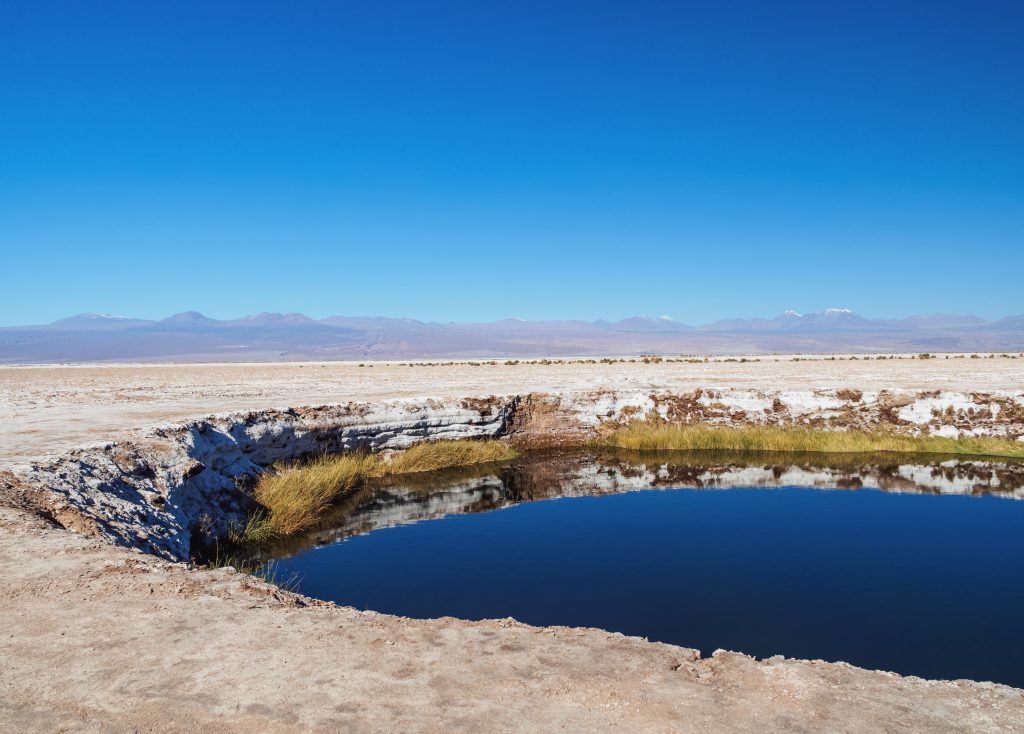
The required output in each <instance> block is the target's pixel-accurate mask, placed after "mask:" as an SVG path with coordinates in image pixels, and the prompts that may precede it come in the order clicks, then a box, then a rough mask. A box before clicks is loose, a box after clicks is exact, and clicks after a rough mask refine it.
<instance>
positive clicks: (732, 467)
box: [269, 450, 1024, 557]
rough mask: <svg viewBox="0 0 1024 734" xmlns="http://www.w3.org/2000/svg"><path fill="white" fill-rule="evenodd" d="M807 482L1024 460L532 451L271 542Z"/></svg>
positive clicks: (925, 473)
mask: <svg viewBox="0 0 1024 734" xmlns="http://www.w3.org/2000/svg"><path fill="white" fill-rule="evenodd" d="M738 487H811V488H815V489H845V490H853V489H879V490H882V491H885V492H911V493H918V494H961V495H984V494H993V495H997V496H1000V497H1007V498H1013V499H1024V464H1022V463H1020V462H1012V461H992V460H981V459H963V458H957V457H941V456H937V457H931V456H929V457H922V456H920V455H913V456H903V455H888V454H870V455H860V454H822V453H808V454H794V453H779V454H773V453H768V452H756V453H741V452H729V451H705V452H702V451H679V452H658V453H641V452H631V451H618V450H610V451H609V450H605V451H600V452H582V451H538V452H533V453H530V454H527V455H526V456H525V457H523V458H522V459H520V460H519V461H516V462H514V463H512V464H511V465H507V466H500V467H494V466H488V467H483V468H481V467H473V468H468V469H457V470H452V471H443V472H433V473H430V474H427V475H409V476H404V477H398V478H394V479H391V480H388V481H386V482H381V483H377V484H371V485H368V486H365V487H362V488H361V489H360V490H358V491H357V492H356V493H354V494H352V495H350V496H348V497H346V498H345V499H344V500H343V501H342V502H340V503H339V504H338V505H337V506H336V507H335V508H334V509H333V511H332V512H331V513H330V514H328V515H327V516H326V517H325V518H324V519H323V521H322V522H321V523H320V528H319V529H317V530H315V531H313V532H311V533H307V534H305V535H302V536H299V537H296V538H290V539H288V540H285V541H283V542H282V543H280V544H279V545H277V546H276V547H274V548H272V549H271V551H270V553H269V555H270V556H274V557H281V556H286V555H291V554H293V553H296V552H299V551H300V550H302V549H303V548H308V547H310V546H316V545H324V544H327V543H331V542H335V541H338V540H343V539H345V538H347V537H350V536H352V535H359V534H363V533H369V532H372V531H374V530H377V529H380V528H386V527H392V526H395V525H402V524H405V523H410V522H417V521H420V520H429V519H433V518H439V517H444V516H446V515H454V514H466V513H473V512H488V511H490V510H496V509H499V508H501V507H506V506H509V505H514V504H517V503H520V502H531V501H534V500H545V499H553V498H556V497H580V496H599V495H607V494H618V493H622V492H632V491H637V490H644V489H677V488H678V489H685V488H698V489H730V488H738Z"/></svg>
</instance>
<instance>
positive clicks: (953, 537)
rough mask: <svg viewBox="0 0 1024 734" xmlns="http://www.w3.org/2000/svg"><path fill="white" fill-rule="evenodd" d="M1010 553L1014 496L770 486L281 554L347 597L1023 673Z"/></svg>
mask: <svg viewBox="0 0 1024 734" xmlns="http://www.w3.org/2000/svg"><path fill="white" fill-rule="evenodd" d="M1022 562H1024V502H1018V501H1013V500H1007V499H1000V498H997V497H960V496H937V495H901V494H887V493H883V492H879V491H857V492H849V491H834V490H833V491H821V490H813V489H796V488H781V489H729V490H694V489H681V490H670V491H642V492H633V493H628V494H620V495H611V496H599V497H579V498H572V499H558V500H548V501H542V502H531V503H524V504H520V505H516V506H513V507H508V508H505V509H501V510H498V511H492V512H483V513H478V514H465V515H453V516H449V517H445V518H443V519H440V520H431V521H425V522H419V523H416V524H411V525H404V526H399V527H393V528H388V529H383V530H377V531H374V532H371V533H369V534H367V535H362V536H356V537H352V538H349V539H347V540H345V541H344V542H339V543H335V544H333V545H328V546H324V547H320V548H314V549H310V550H307V551H304V552H301V553H299V554H298V555H296V556H294V557H292V558H288V559H285V560H282V561H280V562H279V563H280V569H281V571H283V572H284V574H285V575H288V574H290V573H291V572H297V573H298V574H299V575H300V576H301V582H300V585H301V588H300V590H301V591H302V592H303V593H306V594H309V595H310V596H314V597H318V598H321V599H329V600H333V601H335V602H338V603H340V604H346V605H352V606H355V607H359V608H362V609H374V610H377V611H381V612H390V613H395V614H401V615H407V616H412V617H438V616H442V615H452V616H457V617H463V618H468V619H483V618H495V617H509V616H511V617H514V618H516V619H518V620H521V621H523V622H527V623H531V624H536V625H573V626H587V627H600V628H604V629H607V630H614V631H618V632H623V633H626V634H630V635H639V636H643V637H648V638H650V639H652V640H658V641H662V642H670V643H675V644H678V645H683V646H686V647H695V648H698V649H700V650H701V651H702V652H703V653H704V654H709V653H711V652H712V651H714V650H715V649H716V648H725V649H729V650H737V651H741V652H745V653H748V654H751V655H755V656H758V657H765V656H769V655H773V654H776V653H778V654H782V655H785V656H787V657H799V658H812V659H813V658H822V659H825V660H845V661H847V662H850V663H853V664H855V665H859V666H863V667H866V668H879V669H884V670H892V671H896V672H899V673H902V674H913V675H919V676H923V677H928V678H973V679H977V680H992V681H997V682H1002V683H1008V684H1011V685H1017V686H1024V566H1022Z"/></svg>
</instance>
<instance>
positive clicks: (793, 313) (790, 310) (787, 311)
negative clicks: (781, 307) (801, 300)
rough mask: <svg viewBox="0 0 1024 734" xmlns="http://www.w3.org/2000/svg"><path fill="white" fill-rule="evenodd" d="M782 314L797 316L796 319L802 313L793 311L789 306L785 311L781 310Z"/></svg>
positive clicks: (791, 316)
mask: <svg viewBox="0 0 1024 734" xmlns="http://www.w3.org/2000/svg"><path fill="white" fill-rule="evenodd" d="M782 315H783V316H789V317H790V318H797V319H798V318H800V317H802V316H803V314H801V313H797V312H796V311H794V310H793V309H791V308H787V309H786V310H785V311H783V312H782Z"/></svg>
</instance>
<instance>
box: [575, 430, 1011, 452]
mask: <svg viewBox="0 0 1024 734" xmlns="http://www.w3.org/2000/svg"><path fill="white" fill-rule="evenodd" d="M595 443H596V445H598V446H605V447H613V448H622V449H630V450H633V451H683V450H697V451H722V450H729V451H766V452H767V451H773V452H801V453H818V452H820V453H877V452H885V453H904V454H949V455H960V456H978V457H993V458H995V457H999V458H1009V459H1024V443H1020V442H1018V441H1014V440H1013V439H1009V438H996V437H971V438H944V437H941V436H908V435H903V434H897V433H885V432H877V433H868V432H864V431H816V430H808V429H802V428H779V427H769V426H743V427H736V428H733V427H713V426H703V425H691V426H684V425H676V424H670V423H662V422H652V421H636V422H633V423H630V424H628V425H626V426H623V427H621V428H617V429H615V430H613V431H612V432H611V433H608V434H606V435H604V436H602V437H601V438H599V439H597V441H596V442H595Z"/></svg>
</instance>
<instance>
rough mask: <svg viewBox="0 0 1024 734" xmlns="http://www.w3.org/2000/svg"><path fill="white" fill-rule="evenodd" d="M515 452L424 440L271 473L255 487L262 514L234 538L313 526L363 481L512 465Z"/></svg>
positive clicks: (266, 537) (265, 537) (500, 446)
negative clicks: (388, 451) (391, 450)
mask: <svg viewBox="0 0 1024 734" xmlns="http://www.w3.org/2000/svg"><path fill="white" fill-rule="evenodd" d="M518 456H519V454H518V452H517V451H516V450H515V449H514V448H512V447H511V446H509V445H508V444H507V443H503V442H501V441H494V440H489V441H474V440H462V441H428V442H423V443H418V444H416V445H415V446H412V447H411V448H408V449H406V450H404V451H401V452H398V453H394V454H391V455H390V456H385V455H381V454H367V453H353V454H339V455H325V456H320V457H318V458H316V459H313V460H312V461H308V462H306V463H303V464H292V465H287V466H280V467H275V468H273V469H271V470H270V471H269V472H267V473H266V474H263V475H262V476H261V477H260V478H259V480H258V481H257V483H256V489H255V492H254V495H255V499H256V502H257V503H258V504H259V506H260V509H259V510H258V511H257V512H256V513H254V514H253V515H252V516H251V517H250V518H249V520H248V522H247V523H246V525H245V527H244V528H240V529H238V530H237V531H236V532H235V533H233V536H234V537H233V539H234V540H235V541H237V542H241V543H249V544H253V543H265V542H267V541H270V540H273V539H274V538H278V537H282V536H285V535H292V534H293V533H298V532H301V531H303V530H306V529H308V528H310V527H312V526H313V525H314V524H316V522H317V520H318V519H319V518H320V516H321V515H323V513H324V512H325V511H326V510H327V508H328V507H329V506H330V505H331V503H332V502H333V501H334V500H335V498H337V497H338V496H339V495H341V494H343V493H345V492H348V491H350V490H352V489H354V488H355V487H356V486H358V485H359V484H360V483H362V482H363V481H365V480H366V479H369V478H373V477H385V476H389V475H392V474H413V473H416V472H427V471H436V470H438V469H449V468H452V467H457V466H469V465H472V464H486V463H489V462H493V461H511V460H512V459H515V458H517V457H518Z"/></svg>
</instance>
